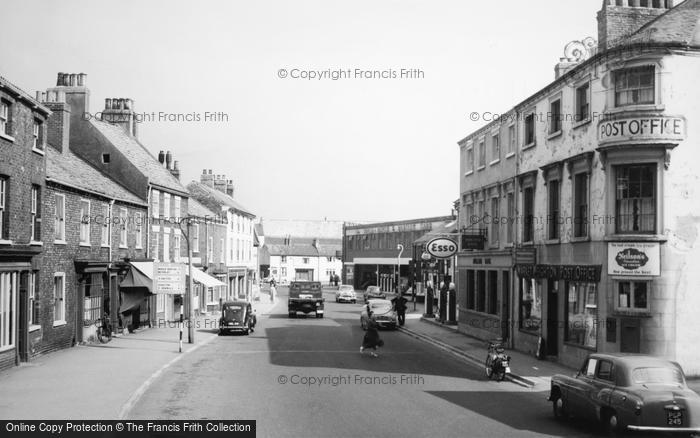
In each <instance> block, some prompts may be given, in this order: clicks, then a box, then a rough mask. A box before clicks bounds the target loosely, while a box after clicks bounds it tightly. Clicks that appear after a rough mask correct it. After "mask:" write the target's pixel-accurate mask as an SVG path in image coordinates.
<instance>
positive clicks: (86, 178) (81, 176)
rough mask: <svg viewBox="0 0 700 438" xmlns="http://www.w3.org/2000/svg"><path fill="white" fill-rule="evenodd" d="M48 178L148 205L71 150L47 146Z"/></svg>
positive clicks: (66, 184) (114, 197) (73, 186)
mask: <svg viewBox="0 0 700 438" xmlns="http://www.w3.org/2000/svg"><path fill="white" fill-rule="evenodd" d="M46 179H47V180H49V181H53V182H56V183H58V184H61V185H64V186H67V187H72V188H75V189H79V190H83V191H85V192H89V193H93V194H96V195H100V196H104V197H106V198H109V199H115V200H118V201H122V202H129V203H132V204H137V205H143V206H146V205H147V204H146V200H145V199H141V198H139V197H138V196H136V195H135V194H133V193H131V192H130V191H129V190H127V189H126V188H124V187H123V186H121V185H120V184H118V183H117V182H116V181H114V180H113V179H111V178H110V177H108V176H106V175H104V174H103V173H102V172H100V171H99V170H97V169H95V168H94V167H92V166H91V165H90V164H88V163H87V162H86V161H83V160H82V159H81V158H80V157H78V156H77V155H75V154H74V153H73V152H70V150H68V151H65V152H63V153H61V152H58V151H57V150H55V149H54V148H52V147H47V148H46Z"/></svg>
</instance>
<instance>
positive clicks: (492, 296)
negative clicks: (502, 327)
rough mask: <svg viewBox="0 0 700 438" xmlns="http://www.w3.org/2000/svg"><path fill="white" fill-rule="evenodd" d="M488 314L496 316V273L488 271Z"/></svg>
mask: <svg viewBox="0 0 700 438" xmlns="http://www.w3.org/2000/svg"><path fill="white" fill-rule="evenodd" d="M488 304H489V305H488V313H490V314H491V315H498V271H489V303H488Z"/></svg>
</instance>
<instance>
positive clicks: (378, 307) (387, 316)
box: [360, 299, 399, 330]
mask: <svg viewBox="0 0 700 438" xmlns="http://www.w3.org/2000/svg"><path fill="white" fill-rule="evenodd" d="M370 309H371V310H372V315H371V316H369V315H368V313H369V312H368V310H370ZM370 319H372V320H373V321H374V322H375V323H376V324H377V326H378V327H380V328H392V329H396V328H398V326H399V324H398V323H399V318H398V315H397V314H396V310H394V306H393V304H392V303H391V301H389V300H378V299H376V300H375V299H372V300H369V301H368V302H367V305H366V306H364V307H363V308H362V313H360V326H362V330H367V327H368V326H369V320H370Z"/></svg>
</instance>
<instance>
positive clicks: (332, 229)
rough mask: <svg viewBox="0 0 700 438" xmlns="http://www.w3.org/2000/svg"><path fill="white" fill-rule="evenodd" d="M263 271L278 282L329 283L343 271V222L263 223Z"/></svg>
mask: <svg viewBox="0 0 700 438" xmlns="http://www.w3.org/2000/svg"><path fill="white" fill-rule="evenodd" d="M256 228H257V229H258V231H259V232H260V233H261V234H260V239H261V247H260V272H261V275H262V276H263V277H271V278H274V279H275V280H276V281H277V282H278V283H287V282H289V281H292V280H313V281H321V282H323V283H325V284H328V283H330V282H331V279H333V278H335V276H336V275H338V276H339V277H340V275H341V271H342V261H341V249H342V237H341V236H342V222H337V221H304V220H274V219H273V220H269V219H265V220H264V221H263V220H261V222H260V223H258V224H257V225H256Z"/></svg>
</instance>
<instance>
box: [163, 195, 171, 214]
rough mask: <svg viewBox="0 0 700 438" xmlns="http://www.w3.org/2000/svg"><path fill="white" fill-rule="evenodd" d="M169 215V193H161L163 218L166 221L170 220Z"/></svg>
mask: <svg viewBox="0 0 700 438" xmlns="http://www.w3.org/2000/svg"><path fill="white" fill-rule="evenodd" d="M170 215H171V213H170V193H163V217H164V218H165V220H166V221H169V220H170V219H171V216H170Z"/></svg>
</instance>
